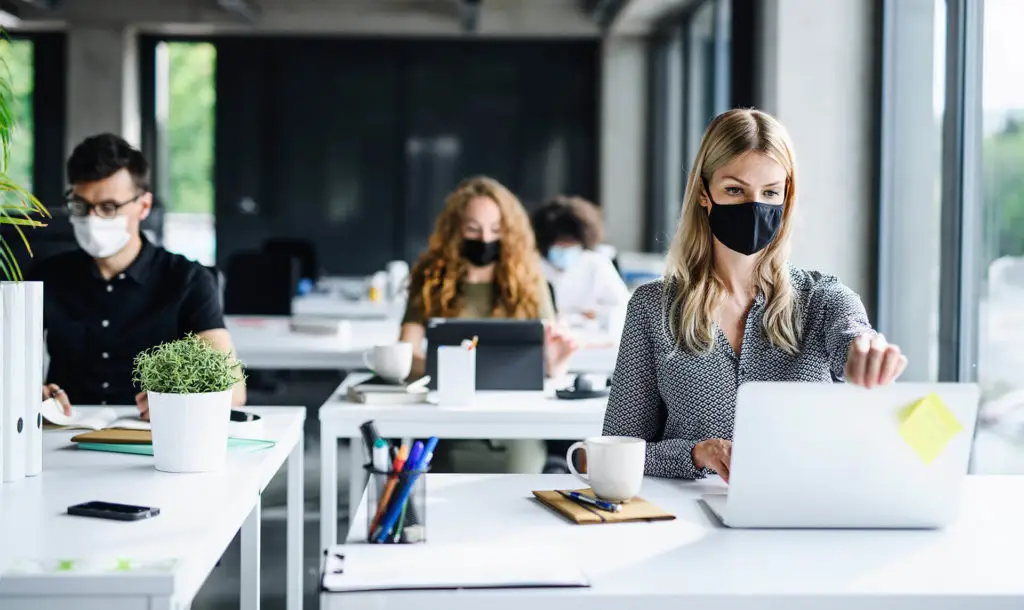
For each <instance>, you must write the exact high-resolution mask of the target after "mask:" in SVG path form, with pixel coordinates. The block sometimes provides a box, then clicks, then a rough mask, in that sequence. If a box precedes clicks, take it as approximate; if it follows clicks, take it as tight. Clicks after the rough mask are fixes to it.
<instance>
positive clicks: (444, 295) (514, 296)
mask: <svg viewBox="0 0 1024 610" xmlns="http://www.w3.org/2000/svg"><path fill="white" fill-rule="evenodd" d="M475 197H486V198H488V199H490V200H491V201H493V202H494V203H496V204H497V206H498V209H499V210H500V211H501V256H500V258H499V259H498V261H497V262H496V265H495V268H494V310H493V311H492V313H491V315H492V316H493V317H496V318H516V319H533V318H539V317H540V303H541V294H540V287H541V286H543V282H542V280H541V271H540V265H539V262H538V260H537V252H536V248H537V246H536V242H535V241H534V236H533V229H532V228H531V227H530V218H529V216H527V214H526V210H525V209H524V208H523V204H522V203H520V202H519V199H517V198H516V196H515V195H513V194H512V191H510V190H508V189H507V188H505V187H504V186H502V184H501V183H500V182H498V181H497V180H494V179H492V178H487V177H484V176H477V177H475V178H469V179H467V180H464V181H463V182H462V183H461V184H459V186H458V187H456V188H455V191H453V192H452V194H450V195H449V196H448V199H447V201H446V202H445V207H444V211H442V212H441V214H440V215H439V216H438V217H437V224H436V225H435V227H434V232H433V233H432V234H431V235H430V242H429V244H428V245H427V251H426V252H424V253H423V255H422V256H420V259H419V260H418V261H417V262H416V264H415V265H414V266H413V268H412V271H411V273H410V275H409V277H410V283H409V301H410V305H411V306H412V308H414V309H418V310H420V311H423V313H424V316H425V317H426V318H454V317H457V316H458V315H459V314H461V313H462V309H463V307H464V305H465V304H464V303H463V300H462V293H461V291H460V290H459V284H460V283H461V282H462V279H463V278H464V277H465V275H466V267H467V263H466V261H465V260H463V258H462V222H463V218H464V217H465V214H466V206H467V205H468V204H469V201H470V200H471V199H473V198H475Z"/></svg>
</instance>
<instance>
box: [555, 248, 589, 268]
mask: <svg viewBox="0 0 1024 610" xmlns="http://www.w3.org/2000/svg"><path fill="white" fill-rule="evenodd" d="M582 254H583V247H582V246H551V247H550V248H548V262H550V263H551V264H552V265H554V266H555V267H558V268H559V269H562V270H563V271H564V270H566V269H568V268H569V267H572V266H573V265H575V264H576V263H577V262H578V261H579V260H580V255H582Z"/></svg>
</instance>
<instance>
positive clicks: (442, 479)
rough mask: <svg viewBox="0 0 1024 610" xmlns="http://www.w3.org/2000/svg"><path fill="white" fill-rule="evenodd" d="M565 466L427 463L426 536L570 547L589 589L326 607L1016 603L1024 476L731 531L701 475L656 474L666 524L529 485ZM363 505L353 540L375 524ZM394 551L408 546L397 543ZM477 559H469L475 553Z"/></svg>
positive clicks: (716, 486) (395, 598)
mask: <svg viewBox="0 0 1024 610" xmlns="http://www.w3.org/2000/svg"><path fill="white" fill-rule="evenodd" d="M577 486H579V482H578V481H576V480H575V479H574V478H573V477H571V476H568V475H428V477H427V494H428V496H427V507H428V509H427V515H426V521H427V537H428V540H429V541H430V542H428V543H427V544H430V543H431V542H438V543H452V542H475V543H480V542H482V541H486V542H487V543H488V544H491V545H493V547H494V552H495V553H501V549H502V547H503V545H506V544H510V543H513V542H515V543H528V544H532V543H536V544H538V545H542V546H543V545H550V546H552V547H556V548H559V549H569V550H571V551H572V554H573V555H574V556H575V557H577V559H578V563H579V567H580V568H581V569H582V570H583V571H584V572H585V573H586V574H587V576H588V578H589V579H590V581H591V587H590V588H586V589H518V590H511V589H494V590H477V591H417V592H402V593H396V592H386V593H385V592H375V593H343V594H339V593H335V594H324V595H322V597H321V608H323V609H325V610H331V609H338V610H359V609H360V608H373V609H374V610H388V609H392V608H394V609H405V608H445V609H446V610H471V609H473V610H475V609H478V608H488V609H489V610H506V609H507V610H513V609H514V610H521V609H522V608H530V609H531V610H564V608H570V607H578V608H587V609H588V610H622V609H623V608H645V609H651V610H654V609H660V608H673V609H674V608H700V609H702V610H703V609H710V610H783V609H785V610H825V609H827V610H862V609H864V608H870V609H871V610H924V609H929V610H963V609H966V608H970V609H971V610H1011V609H1014V610H1019V609H1020V608H1022V607H1024V578H1021V574H1020V562H1019V561H1018V559H1017V558H1018V557H1019V555H1020V549H1021V547H1022V545H1024V522H1022V521H1021V519H1020V507H1021V506H1022V505H1024V477H970V478H969V482H968V484H967V486H966V487H965V496H964V502H963V508H962V511H961V517H960V519H959V521H958V522H957V523H955V524H954V525H952V526H950V527H949V528H947V529H945V530H937V531H908V530H890V531H881V530H845V531H841V530H816V531H814V530H730V529H727V528H724V527H722V526H720V525H719V524H718V522H717V520H716V519H715V517H713V516H712V515H711V514H710V513H708V512H707V511H706V510H705V509H704V507H703V505H702V504H700V503H699V502H698V501H697V498H698V497H699V496H700V494H701V493H706V492H708V491H721V490H722V489H723V488H724V485H723V484H722V483H721V481H719V480H718V479H717V478H716V479H714V480H708V481H703V482H684V481H672V480H666V479H650V478H649V479H647V480H646V481H645V482H644V487H643V490H642V492H641V494H642V495H643V497H644V498H646V499H648V500H650V501H652V502H654V503H656V504H658V505H659V506H661V507H662V508H664V509H666V510H669V511H671V512H673V513H674V514H675V515H676V516H677V519H676V520H675V521H666V522H659V523H626V524H619V525H593V526H576V525H571V524H569V523H568V522H567V521H565V520H564V519H562V518H561V517H560V516H558V515H556V514H555V513H553V512H551V511H550V510H549V509H547V508H545V507H544V506H542V505H540V504H539V503H538V502H536V501H535V500H533V498H532V495H531V493H530V492H531V490H534V489H558V488H562V489H564V488H568V487H577ZM365 508H366V507H365V505H361V506H360V512H359V514H358V515H357V517H356V519H355V520H354V521H353V524H354V525H353V528H352V533H353V535H352V536H350V540H352V541H358V539H359V537H360V535H361V534H362V533H363V532H362V531H360V529H359V527H358V526H359V525H363V526H364V528H363V529H364V530H365V523H366V517H365ZM394 552H395V553H396V554H397V553H401V552H402V548H401V547H400V546H396V548H395V549H394ZM467 569H472V567H471V566H467Z"/></svg>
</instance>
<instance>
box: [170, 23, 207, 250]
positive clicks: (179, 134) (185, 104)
mask: <svg viewBox="0 0 1024 610" xmlns="http://www.w3.org/2000/svg"><path fill="white" fill-rule="evenodd" d="M216 58H217V50H216V47H214V45H213V44H211V43H207V42H161V43H159V44H158V45H157V47H156V58H155V61H156V104H155V106H156V108H155V112H156V125H157V149H156V159H155V162H156V164H157V171H156V177H157V184H156V185H155V187H154V188H155V189H156V190H155V192H156V196H157V198H158V199H159V200H160V201H161V202H162V203H163V204H164V206H165V211H164V247H166V248H167V249H168V250H170V251H172V252H178V253H180V254H183V255H185V256H187V257H188V258H191V259H194V260H196V261H199V262H200V263H202V264H204V265H213V264H214V259H215V237H214V186H213V154H214V108H215V105H216V103H217V99H216V83H215V81H214V74H215V73H214V70H215V68H216Z"/></svg>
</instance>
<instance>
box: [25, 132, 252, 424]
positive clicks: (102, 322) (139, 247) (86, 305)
mask: <svg viewBox="0 0 1024 610" xmlns="http://www.w3.org/2000/svg"><path fill="white" fill-rule="evenodd" d="M148 174H149V167H148V164H147V163H146V160H145V158H144V157H143V156H142V153H141V152H139V151H138V150H137V149H135V148H133V147H132V146H131V145H130V144H128V143H127V142H126V141H124V140H123V139H121V138H120V137H118V136H116V135H113V134H101V135H97V136H93V137H90V138H87V139H86V140H84V141H83V142H82V143H81V144H79V145H78V146H76V147H75V150H74V151H73V152H72V153H71V158H70V159H68V163H67V176H68V181H69V182H70V183H71V188H70V189H69V190H68V191H67V194H66V199H67V208H68V215H69V217H70V219H71V226H72V228H73V230H74V234H75V241H77V242H78V245H79V247H80V249H79V250H75V251H72V252H67V253H64V254H60V255H57V256H54V257H51V258H49V259H46V260H43V261H41V262H40V263H39V264H37V265H36V266H35V267H34V268H33V269H31V270H30V271H29V274H28V279H30V280H34V281H42V282H43V283H44V297H43V298H44V325H45V328H46V345H47V350H48V352H49V355H50V367H49V371H48V372H47V376H46V381H47V383H46V385H45V386H44V387H43V399H44V400H45V399H47V398H50V397H51V396H55V397H57V399H58V401H59V402H60V403H61V404H62V405H63V407H64V410H65V412H67V413H69V414H70V408H71V401H75V402H77V403H81V404H95V405H106V404H109V405H126V404H133V403H134V404H137V405H138V407H139V411H140V412H141V414H142V416H143V418H148V411H149V405H148V401H147V399H146V396H145V394H144V393H138V392H137V388H136V387H135V385H134V383H133V381H132V365H133V361H134V359H135V356H136V354H138V353H139V352H141V351H143V350H146V349H149V348H151V347H154V346H156V345H158V344H160V343H164V342H167V341H172V340H174V339H179V338H181V337H183V336H184V335H186V334H188V333H193V334H196V335H198V336H199V337H201V338H203V339H205V340H207V341H209V342H210V343H212V344H213V345H214V346H215V347H217V348H218V349H220V350H223V351H224V352H227V353H232V352H233V351H234V347H233V346H232V343H231V336H230V335H229V334H228V331H227V330H225V328H224V315H223V312H222V311H221V306H220V300H219V292H218V288H217V285H216V282H215V280H214V277H213V274H211V273H210V272H209V271H208V270H207V269H206V268H204V267H203V266H202V265H200V264H198V263H196V262H193V261H190V260H188V259H186V258H184V257H182V256H179V255H177V254H171V253H170V252H168V251H167V250H164V249H163V248H160V247H158V246H155V245H153V244H152V243H150V242H149V241H148V240H147V239H146V238H145V237H144V236H143V235H142V234H141V233H140V230H139V225H140V223H141V222H142V220H143V219H144V218H146V216H148V215H149V212H150V210H151V208H152V205H153V195H152V193H150V192H149V182H148ZM234 403H235V405H236V406H237V405H242V404H245V383H244V381H240V382H239V383H238V385H236V386H235V388H234Z"/></svg>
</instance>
